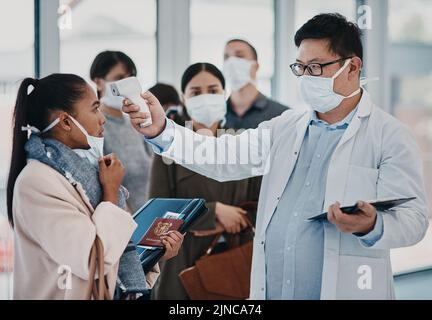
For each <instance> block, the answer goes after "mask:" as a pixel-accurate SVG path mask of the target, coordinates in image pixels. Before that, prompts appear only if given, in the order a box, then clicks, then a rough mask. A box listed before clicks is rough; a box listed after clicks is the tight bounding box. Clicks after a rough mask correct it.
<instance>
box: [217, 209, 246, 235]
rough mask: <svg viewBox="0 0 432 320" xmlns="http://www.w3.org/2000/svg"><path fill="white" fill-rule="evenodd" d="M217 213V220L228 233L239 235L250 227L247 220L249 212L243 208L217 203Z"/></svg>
mask: <svg viewBox="0 0 432 320" xmlns="http://www.w3.org/2000/svg"><path fill="white" fill-rule="evenodd" d="M215 211H216V218H217V219H218V221H219V222H220V223H221V224H222V225H223V227H224V228H225V231H226V232H228V233H239V232H240V231H241V230H242V229H244V228H246V227H247V226H248V224H247V222H246V220H245V214H246V213H247V212H246V211H245V210H243V209H242V208H239V207H234V206H230V205H227V204H223V203H221V202H216V206H215Z"/></svg>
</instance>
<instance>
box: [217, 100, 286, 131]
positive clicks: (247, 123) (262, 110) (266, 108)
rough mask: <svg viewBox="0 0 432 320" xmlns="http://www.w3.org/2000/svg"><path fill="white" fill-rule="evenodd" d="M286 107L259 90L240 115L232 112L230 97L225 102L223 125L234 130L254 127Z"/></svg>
mask: <svg viewBox="0 0 432 320" xmlns="http://www.w3.org/2000/svg"><path fill="white" fill-rule="evenodd" d="M288 109H289V108H288V107H286V106H284V105H282V104H280V103H278V102H276V101H273V100H271V99H270V98H268V97H266V96H265V95H263V94H262V93H261V92H260V93H258V97H257V98H256V99H255V101H254V103H253V104H252V106H251V107H250V108H249V110H248V111H246V113H245V114H244V115H243V116H241V117H240V116H238V115H237V114H236V113H235V112H234V110H233V108H232V104H231V98H230V99H228V102H227V115H226V124H225V127H226V128H231V129H235V130H238V129H250V128H256V127H258V125H259V124H260V123H261V122H263V121H267V120H270V119H273V118H274V117H277V116H279V115H280V114H282V113H283V112H284V111H286V110H288Z"/></svg>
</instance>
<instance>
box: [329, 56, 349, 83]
mask: <svg viewBox="0 0 432 320" xmlns="http://www.w3.org/2000/svg"><path fill="white" fill-rule="evenodd" d="M350 62H351V59H348V60H346V61H345V63H344V65H343V66H342V68H340V69H339V70H338V71H337V72H336V73H335V74H334V76H333V77H332V79H336V78H337V77H339V75H340V74H341V73H342V72H343V71H344V70H345V69H346V67H347V66H348V65H349V63H350Z"/></svg>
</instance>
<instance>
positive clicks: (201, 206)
mask: <svg viewBox="0 0 432 320" xmlns="http://www.w3.org/2000/svg"><path fill="white" fill-rule="evenodd" d="M207 211H208V209H207V207H206V206H205V200H204V199H199V198H197V199H171V198H154V199H150V200H149V201H148V202H147V203H146V204H145V205H144V206H142V207H141V208H140V209H139V210H138V211H137V212H136V213H135V214H134V215H133V218H134V220H135V222H136V223H137V224H138V227H137V228H136V229H135V232H134V233H133V235H132V242H133V243H135V245H137V251H138V254H139V257H140V260H141V265H142V266H143V269H144V272H148V271H149V270H151V268H153V266H154V265H155V264H156V263H157V262H158V261H159V259H160V258H162V256H163V255H164V253H165V249H163V248H146V247H143V246H140V245H138V243H139V242H140V241H141V239H142V238H143V237H144V235H145V233H146V232H147V230H148V229H149V228H150V226H151V225H152V223H153V221H154V220H155V219H156V218H162V217H163V216H164V215H165V214H166V213H167V212H174V213H179V214H181V215H182V218H181V219H183V220H184V222H183V224H182V225H181V227H180V229H179V232H181V233H184V232H187V231H188V228H189V227H190V226H191V224H192V223H193V222H194V221H196V220H197V219H198V218H199V217H201V216H202V215H203V214H205V213H206V212H207Z"/></svg>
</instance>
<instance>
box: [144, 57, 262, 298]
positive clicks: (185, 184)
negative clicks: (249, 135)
mask: <svg viewBox="0 0 432 320" xmlns="http://www.w3.org/2000/svg"><path fill="white" fill-rule="evenodd" d="M181 90H182V94H183V102H184V104H185V112H184V115H183V117H176V122H177V123H178V124H180V125H185V122H186V121H190V120H192V121H193V130H195V131H197V130H200V129H207V131H208V134H212V135H214V136H215V135H216V133H217V129H220V128H223V127H224V126H223V123H224V119H225V115H226V98H225V79H224V77H223V75H222V73H221V71H220V70H219V69H218V68H216V67H215V66H214V65H212V64H209V63H196V64H193V65H191V66H190V67H189V68H187V70H186V71H185V72H184V74H183V77H182V81H181ZM250 181H251V180H242V181H231V182H217V181H216V180H212V179H209V178H207V177H204V176H202V175H199V174H197V173H195V172H192V171H190V170H188V169H186V168H183V167H181V166H179V165H177V164H174V163H173V164H169V165H168V164H165V163H164V161H163V159H162V158H161V157H160V156H155V159H154V162H153V167H152V173H151V183H150V197H168V198H204V199H205V200H206V202H207V203H206V205H207V207H208V208H209V211H208V213H207V214H206V215H204V216H203V217H202V218H200V219H199V220H198V221H197V222H196V223H195V224H194V225H193V226H191V230H194V231H197V230H210V229H215V228H217V227H221V228H222V230H224V231H225V237H226V238H227V239H229V235H228V234H238V233H240V232H241V231H242V230H243V229H245V228H246V227H247V222H246V220H245V215H246V214H247V212H246V211H245V210H243V209H242V208H241V207H240V205H241V204H242V203H245V202H247V201H249V200H256V199H255V198H253V196H252V195H251V190H252V189H253V188H252V187H251V185H250ZM249 218H250V219H251V220H253V219H254V217H253V216H252V217H249ZM252 238H253V234H252V233H251V232H245V233H243V234H241V236H240V243H244V242H247V241H250V240H252ZM213 239H214V236H199V237H198V236H195V235H194V232H193V231H192V232H189V233H188V234H187V235H186V236H185V238H184V242H183V245H182V248H181V249H180V251H179V254H178V256H177V257H176V258H174V259H171V260H170V261H165V262H162V263H160V268H161V276H160V277H159V279H158V281H157V283H156V284H155V287H154V289H153V291H152V298H153V299H188V295H187V293H186V291H185V290H184V288H183V285H182V283H181V282H180V279H179V276H178V275H179V273H180V272H181V271H183V270H184V269H186V268H189V267H191V266H193V265H194V264H195V261H197V260H198V259H199V258H200V257H202V256H203V255H204V254H205V252H206V250H207V249H208V247H209V245H210V244H211V242H212V241H213ZM220 276H223V275H219V274H218V275H215V277H220Z"/></svg>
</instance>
